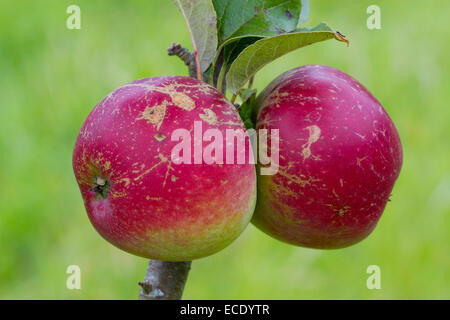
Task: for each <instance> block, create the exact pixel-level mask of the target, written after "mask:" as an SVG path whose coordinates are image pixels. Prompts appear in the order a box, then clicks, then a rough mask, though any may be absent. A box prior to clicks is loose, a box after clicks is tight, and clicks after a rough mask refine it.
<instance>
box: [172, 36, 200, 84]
mask: <svg viewBox="0 0 450 320" xmlns="http://www.w3.org/2000/svg"><path fill="white" fill-rule="evenodd" d="M167 53H168V54H169V56H177V57H178V58H180V59H181V60H182V61H183V62H184V64H185V65H187V66H188V68H189V77H191V78H197V63H196V59H195V55H194V54H193V53H192V52H190V51H189V50H188V49H186V48H184V47H183V46H181V44H179V43H172V45H171V46H170V47H169V48H167Z"/></svg>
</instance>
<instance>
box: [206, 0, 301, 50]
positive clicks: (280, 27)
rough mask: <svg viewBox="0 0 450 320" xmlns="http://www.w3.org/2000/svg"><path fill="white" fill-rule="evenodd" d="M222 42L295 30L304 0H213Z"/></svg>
mask: <svg viewBox="0 0 450 320" xmlns="http://www.w3.org/2000/svg"><path fill="white" fill-rule="evenodd" d="M212 1H213V4H214V8H215V10H216V12H217V29H218V33H219V40H220V44H223V43H224V42H225V41H227V40H230V39H233V38H237V37H245V36H252V37H255V36H263V37H267V36H274V35H278V34H282V33H286V32H292V31H294V30H295V29H296V28H297V26H298V25H299V22H300V17H301V11H302V2H303V1H302V0H246V1H243V0H212Z"/></svg>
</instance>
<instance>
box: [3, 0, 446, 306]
mask: <svg viewBox="0 0 450 320" xmlns="http://www.w3.org/2000/svg"><path fill="white" fill-rule="evenodd" d="M70 4H77V5H79V6H80V8H81V21H82V22H81V30H68V29H67V28H66V19H67V17H68V14H67V13H66V8H67V7H68V6H69V5H70ZM371 4H377V5H379V6H380V7H381V21H382V29H381V30H372V31H371V30H368V29H367V27H366V20H367V18H368V14H367V13H366V9H367V7H368V6H369V5H371ZM448 12H450V2H449V1H446V0H441V1H439V0H433V1H429V2H427V4H425V3H423V2H419V1H406V0H399V1H387V0H384V1H375V0H370V1H365V0H364V1H354V0H345V1H330V0H328V1H325V0H314V1H311V10H310V18H309V20H308V21H307V23H306V25H308V26H313V25H316V24H318V23H319V22H321V21H326V22H328V23H329V24H330V26H332V27H333V28H334V29H335V30H339V31H340V32H341V33H343V34H344V35H346V36H347V38H348V39H349V40H350V41H351V45H350V47H349V48H347V47H346V46H345V44H343V43H339V42H337V41H327V42H323V43H319V44H316V45H313V46H311V47H307V48H305V49H301V50H299V51H297V52H294V53H291V54H289V55H287V56H285V57H283V58H281V59H280V60H279V61H277V62H274V63H272V64H270V65H269V66H267V67H266V68H264V69H263V70H262V71H261V72H260V73H259V74H258V75H257V78H256V87H258V88H259V89H262V88H263V87H264V86H265V85H267V84H268V83H269V82H270V81H271V80H272V79H274V78H275V77H276V76H278V75H279V74H281V73H282V72H284V71H286V70H289V69H291V68H293V67H297V66H299V65H304V64H312V63H317V64H326V65H330V66H333V67H336V68H339V69H341V70H343V71H345V72H347V73H349V74H350V75H352V76H354V77H355V78H357V79H358V80H360V81H361V82H362V83H363V84H364V85H365V86H366V87H367V88H368V89H369V90H371V91H372V92H373V93H374V95H375V96H376V97H378V99H379V100H380V101H381V102H382V104H383V105H384V106H385V108H386V110H387V111H388V112H389V114H390V116H391V117H392V119H393V120H394V122H395V123H396V125H397V128H398V130H399V132H400V136H401V138H402V142H403V147H404V165H403V171H402V173H401V175H400V178H399V180H398V182H397V184H396V186H395V189H394V191H393V197H392V202H390V203H389V204H388V206H387V209H386V211H385V213H384V215H383V217H382V218H381V220H380V223H379V225H378V227H377V228H376V230H375V231H374V233H373V234H372V235H371V236H370V237H369V238H367V239H366V240H364V241H363V242H361V243H360V244H357V245H355V246H353V247H350V248H347V249H341V250H335V251H319V250H310V249H304V248H298V247H293V246H290V245H287V244H283V243H281V242H278V241H276V240H273V239H271V238H269V237H268V236H266V235H265V234H263V233H261V232H259V231H258V230H256V229H255V228H254V227H252V226H250V227H249V228H248V229H247V230H246V231H245V232H244V234H243V235H242V236H241V237H240V238H239V239H238V240H237V241H235V242H234V243H233V244H232V245H231V246H229V247H228V248H226V249H225V250H223V251H221V252H220V253H218V254H216V255H214V256H211V257H208V258H205V259H201V260H198V261H195V262H194V263H193V268H192V271H191V273H190V276H189V279H188V284H187V286H186V290H185V294H184V298H190V299H205V298H206V299H241V298H245V299H253V298H255V299H319V298H321V299H348V298H349V299H383V298H386V299H412V298H414V299H422V298H423V299H428V298H435V299H448V298H450V233H449V229H450V148H449V145H450V107H449V102H450V76H449V75H450V72H449V71H450V64H449V63H448V59H449V55H450V42H448V41H446V40H448V39H450V21H449V19H448ZM171 42H180V43H182V44H184V45H186V46H187V47H189V48H190V47H191V45H190V39H189V36H188V33H187V29H186V27H185V23H184V20H183V18H182V16H181V14H180V13H179V12H178V10H177V9H176V7H175V5H174V4H173V3H172V1H166V0H143V1H138V0H130V1H119V0H115V1H112V0H96V1H87V0H78V1H65V0H41V1H25V0H21V1H3V2H2V5H1V9H0V298H1V299H25V298H26V299H29V298H39V299H49V298H52V299H61V298H64V299H85V298H87V299H95V298H98V299H110V298H112V299H116V298H117V299H135V298H136V297H137V295H138V286H137V282H138V281H140V280H141V279H142V278H143V276H144V273H145V269H146V265H147V261H146V260H145V259H142V258H138V257H134V256H131V255H129V254H127V253H124V252H122V251H120V250H119V249H116V248H115V247H113V246H111V245H110V244H109V243H107V242H106V241H104V240H103V239H102V238H101V237H100V236H99V235H98V234H97V233H96V232H95V231H94V229H93V227H92V226H91V224H90V223H89V221H88V218H87V215H86V213H85V209H84V206H83V202H82V199H81V196H80V193H79V191H78V187H77V185H76V182H75V178H74V176H73V172H72V166H71V154H72V148H73V145H74V142H75V139H76V136H77V134H78V130H79V129H80V127H81V124H82V122H83V121H84V119H85V118H86V116H87V115H88V113H89V112H90V111H91V109H92V108H93V107H94V106H95V105H96V104H97V103H98V102H99V101H100V100H101V99H102V98H103V97H104V96H106V95H107V94H108V93H109V92H111V91H112V90H113V89H115V88H116V87H118V86H120V85H122V84H125V83H127V82H129V81H132V80H135V79H138V78H143V77H148V76H161V75H185V74H186V68H185V66H184V65H183V63H182V62H180V61H178V60H177V59H176V58H173V57H168V56H167V55H166V51H165V49H166V48H167V47H168V46H169V44H170V43H171ZM69 265H79V266H80V268H81V272H82V274H81V276H82V278H81V280H82V288H81V290H68V289H67V288H66V279H67V276H68V275H67V274H66V268H67V267H68V266H69ZM369 265H379V266H380V268H381V287H382V288H381V290H369V289H367V287H366V280H367V278H368V276H369V275H368V274H367V273H366V268H367V267H368V266H369Z"/></svg>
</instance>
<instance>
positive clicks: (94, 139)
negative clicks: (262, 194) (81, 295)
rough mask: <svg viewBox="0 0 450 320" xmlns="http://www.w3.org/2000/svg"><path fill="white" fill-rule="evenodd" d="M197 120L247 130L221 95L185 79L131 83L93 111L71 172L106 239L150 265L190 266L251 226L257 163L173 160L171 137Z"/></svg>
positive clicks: (209, 125)
mask: <svg viewBox="0 0 450 320" xmlns="http://www.w3.org/2000/svg"><path fill="white" fill-rule="evenodd" d="M194 121H201V123H202V128H203V132H204V131H206V130H207V129H209V128H217V129H219V130H220V131H221V132H223V136H224V137H225V132H224V131H225V130H226V129H243V130H245V127H244V124H243V122H242V120H241V119H240V118H239V115H238V113H237V111H236V110H235V107H234V106H233V105H231V104H230V103H229V102H228V101H227V100H226V99H225V98H224V97H223V96H222V95H221V94H220V93H219V92H218V91H217V90H216V89H215V88H213V87H211V86H209V85H207V84H205V83H203V82H201V81H199V80H196V79H192V78H187V77H172V76H170V77H158V78H146V79H141V80H137V81H134V82H131V83H129V84H127V85H124V86H122V87H120V88H118V89H117V90H115V91H114V92H112V93H111V94H109V95H108V96H107V97H106V98H104V99H103V100H102V101H101V102H100V103H99V104H98V105H97V106H96V107H95V108H94V109H93V111H92V112H91V113H90V114H89V116H88V118H87V119H86V121H85V122H84V124H83V126H82V128H81V131H80V133H79V135H78V139H77V141H76V144H75V148H74V151H73V169H74V172H75V176H76V179H77V182H78V185H79V188H80V190H81V194H82V197H83V199H84V204H85V207H86V210H87V213H88V216H89V219H90V221H91V223H92V224H93V226H94V227H95V229H96V230H97V231H98V232H99V233H100V235H101V236H103V237H104V238H105V239H106V240H107V241H109V242H110V243H112V244H113V245H115V246H117V247H118V248H120V249H123V250H125V251H127V252H130V253H133V254H135V255H138V256H142V257H146V258H150V259H156V260H163V261H188V260H193V259H197V258H201V257H205V256H208V255H210V254H213V253H216V252H218V251H220V250H221V249H223V248H225V247H226V246H227V245H229V244H230V243H231V242H232V241H233V240H235V239H236V238H237V237H238V236H239V234H240V233H241V232H242V231H243V230H244V228H245V227H246V226H247V225H248V223H249V222H250V219H251V216H252V214H253V211H254V207H255V203H256V172H255V166H254V165H253V164H240V165H238V164H231V165H229V164H215V163H213V164H209V165H207V164H204V162H202V164H193V163H194V158H193V157H194V152H192V157H191V161H192V164H174V163H173V162H172V158H171V151H172V148H173V147H174V146H175V145H176V144H178V143H179V141H171V134H172V132H173V130H175V129H179V128H184V129H187V130H192V128H193V125H194ZM192 140H194V139H192ZM224 148H225V147H224ZM235 152H237V151H236V149H235ZM245 152H249V151H248V150H245ZM235 154H236V153H235ZM224 155H225V152H224Z"/></svg>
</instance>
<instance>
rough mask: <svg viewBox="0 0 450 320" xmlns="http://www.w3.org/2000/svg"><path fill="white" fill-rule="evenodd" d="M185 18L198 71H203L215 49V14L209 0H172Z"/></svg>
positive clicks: (211, 60) (212, 56)
mask: <svg viewBox="0 0 450 320" xmlns="http://www.w3.org/2000/svg"><path fill="white" fill-rule="evenodd" d="M174 1H175V3H176V5H177V6H178V8H179V9H180V11H181V13H182V14H183V16H184V19H185V20H186V24H187V27H188V29H189V34H190V36H191V39H192V45H193V46H194V52H197V55H198V58H197V62H198V64H199V65H200V71H201V72H205V71H206V70H207V69H208V67H209V66H210V64H211V63H212V62H213V60H214V56H215V54H216V49H217V43H218V40H217V25H216V24H217V16H216V12H215V10H214V6H213V3H212V1H211V0H174Z"/></svg>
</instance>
